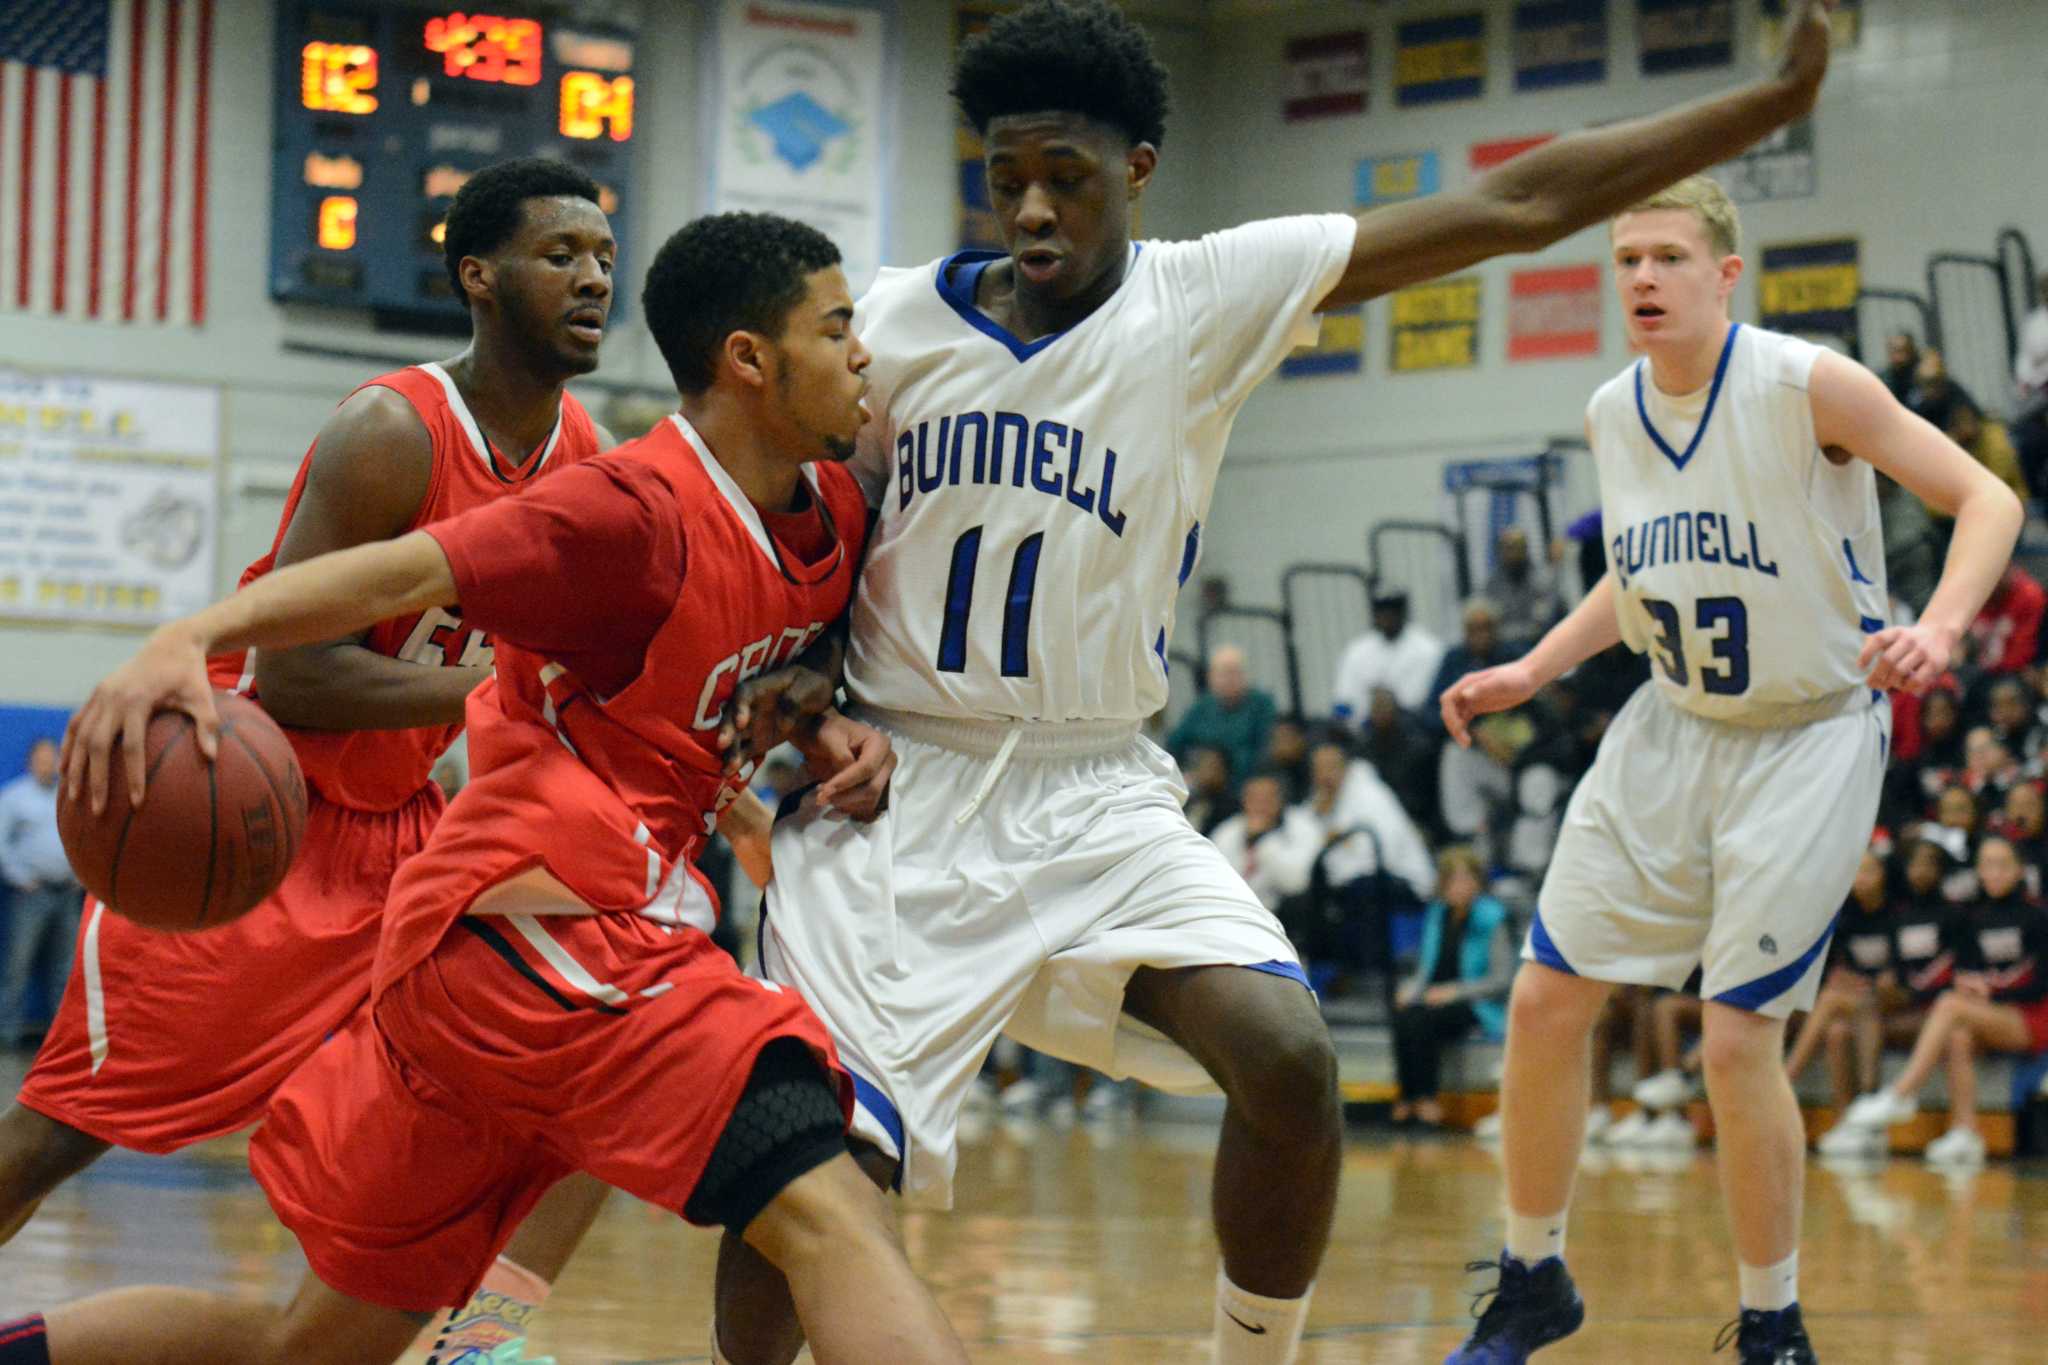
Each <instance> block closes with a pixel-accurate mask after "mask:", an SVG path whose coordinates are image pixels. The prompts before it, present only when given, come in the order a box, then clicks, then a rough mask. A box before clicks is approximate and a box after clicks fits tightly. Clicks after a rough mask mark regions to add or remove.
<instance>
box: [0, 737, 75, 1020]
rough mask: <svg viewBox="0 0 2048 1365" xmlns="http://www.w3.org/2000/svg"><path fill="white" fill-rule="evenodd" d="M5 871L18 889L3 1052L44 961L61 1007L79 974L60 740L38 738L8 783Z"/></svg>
mask: <svg viewBox="0 0 2048 1365" xmlns="http://www.w3.org/2000/svg"><path fill="white" fill-rule="evenodd" d="M0 875H4V876H5V877H6V879H7V885H8V887H9V888H10V889H11V890H12V891H13V898H12V903H11V904H10V905H9V906H8V907H7V911H8V919H9V921H10V923H9V925H8V931H9V932H8V936H7V937H8V948H7V964H6V970H5V973H4V974H0V1050H5V1049H9V1048H12V1047H14V1046H16V1045H17V1044H18V1043H20V1042H21V1038H22V1030H23V1028H24V1027H25V1025H26V1022H27V1021H26V1020H25V1019H24V1018H23V1012H24V1011H25V1010H26V1009H27V1008H28V994H29V989H30V987H32V986H33V985H34V984H35V977H36V961H37V959H38V958H39V957H40V958H42V959H43V960H44V961H46V962H47V963H48V970H47V973H46V974H45V976H44V978H43V980H44V981H45V982H46V983H47V987H48V989H47V991H46V998H47V999H48V1000H49V1001H50V1002H51V1003H52V1004H54V1003H55V1002H56V1000H57V997H58V996H59V995H60V994H61V993H62V991H63V988H64V979H65V977H67V976H69V975H70V973H71V949H72V945H73V944H74V943H76V942H77V941H78V913H79V910H80V909H81V908H82V906H83V893H82V892H81V891H80V889H79V885H78V880H77V879H76V878H75V877H73V876H72V875H71V862H70V860H69V859H68V858H66V857H65V856H64V844H63V842H62V841H61V840H60V839H59V838H58V837H57V741H56V740H54V739H49V738H43V739H38V740H36V741H35V742H34V743H32V744H31V745H29V750H28V771H26V772H24V773H23V774H21V776H19V777H17V778H15V779H14V780H13V781H12V782H9V783H8V784H7V785H6V786H4V787H0Z"/></svg>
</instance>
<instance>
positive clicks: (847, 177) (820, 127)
mask: <svg viewBox="0 0 2048 1365" xmlns="http://www.w3.org/2000/svg"><path fill="white" fill-rule="evenodd" d="M717 42H718V81H717V84H716V96H715V98H716V99H717V101H718V104H717V108H716V111H715V113H714V116H713V118H714V124H715V126H716V128H717V144H716V146H717V151H716V154H715V155H714V157H713V162H712V192H711V211H712V212H714V213H724V212H729V211H731V210H735V209H741V210H746V211H749V212H754V213H779V214H782V215H783V216H784V217H786V218H795V219H797V220H798V221H800V222H804V223H809V224H810V225H811V226H812V227H814V228H816V229H818V230H819V231H820V232H822V233H824V234H825V235H826V236H828V237H830V238H831V239H832V240H833V241H834V242H836V243H838V245H839V251H840V254H841V255H842V256H843V257H844V258H845V269H846V282H847V284H848V285H850V286H851V287H852V289H853V295H854V297H855V298H859V297H860V295H861V294H862V293H863V292H864V291H865V290H866V289H867V287H868V284H869V283H870V282H871V281H872V280H873V279H874V277H875V272H876V271H877V270H878V269H880V268H881V264H882V204H883V202H884V197H885V188H886V187H885V186H884V185H883V183H882V123H883V111H884V110H885V109H886V108H887V107H888V102H887V100H886V99H885V98H884V93H883V83H882V70H883V61H884V57H885V53H886V39H885V37H884V34H883V22H882V12H881V11H880V10H878V9H870V8H867V7H864V6H856V5H822V4H813V3H809V2H808V0H725V5H724V7H723V8H722V9H721V10H720V12H719V20H718V39H717Z"/></svg>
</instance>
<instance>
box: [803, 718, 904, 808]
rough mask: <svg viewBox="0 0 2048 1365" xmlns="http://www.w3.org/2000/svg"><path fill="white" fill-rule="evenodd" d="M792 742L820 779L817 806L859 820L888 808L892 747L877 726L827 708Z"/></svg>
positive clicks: (892, 771) (892, 767)
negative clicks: (811, 725) (809, 727)
mask: <svg viewBox="0 0 2048 1365" xmlns="http://www.w3.org/2000/svg"><path fill="white" fill-rule="evenodd" d="M795 744H796V746H797V748H798V749H800V750H802V751H803V755H804V758H805V759H807V760H808V761H809V763H810V766H811V775H812V776H813V777H816V778H818V779H820V781H819V785H818V790H817V791H816V793H814V796H815V799H816V800H817V802H818V804H819V805H821V806H824V807H826V808H827V809H830V810H834V811H837V812H838V813H840V814H841V815H845V816H849V817H851V818H852V819H855V820H860V821H867V820H872V819H874V818H875V817H876V816H878V815H880V814H881V813H882V812H883V811H885V810H887V809H888V808H889V779H890V778H891V777H892V776H894V774H895V772H896V752H895V750H894V748H893V747H891V745H890V743H889V737H888V736H887V735H885V734H883V733H882V732H881V731H880V730H877V729H875V727H874V726H872V725H863V724H861V723H860V722H859V721H857V720H851V719H849V718H847V717H846V716H842V715H841V714H839V713H838V712H837V711H828V712H826V713H825V714H824V716H822V717H821V718H820V719H819V720H818V723H817V725H816V726H815V727H814V728H812V729H811V730H810V731H809V732H808V733H806V734H801V735H798V736H797V737H796V739H795Z"/></svg>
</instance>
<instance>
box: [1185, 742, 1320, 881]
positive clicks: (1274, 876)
mask: <svg viewBox="0 0 2048 1365" xmlns="http://www.w3.org/2000/svg"><path fill="white" fill-rule="evenodd" d="M1241 799H1242V801H1243V803H1244V805H1243V809H1241V810H1240V811H1238V813H1237V814H1235V815H1233V816H1231V817H1230V818H1229V819H1227V820H1225V821H1224V822H1223V823H1221V824H1219V825H1217V826H1216V828H1215V829H1213V830H1211V831H1210V833H1209V838H1210V839H1211V840H1212V841H1213V842H1214V843H1215V845H1216V848H1217V851H1219V852H1220V853H1222V854H1223V856H1224V858H1225V859H1226V860H1227V861H1228V862H1229V863H1230V865H1231V866H1232V867H1234V868H1236V869H1237V873H1238V875H1239V876H1241V877H1243V878H1244V879H1245V883H1246V885H1248V886H1250V887H1251V889H1252V892H1253V894H1255V895H1256V896H1258V898H1259V900H1260V902H1261V903H1262V904H1263V905H1264V906H1265V907H1266V908H1267V909H1268V910H1272V911H1275V912H1277V911H1278V910H1279V909H1280V906H1281V902H1283V901H1285V900H1288V899H1290V898H1292V897H1295V896H1299V895H1301V894H1302V893H1303V892H1304V891H1306V890H1308V879H1309V874H1310V873H1311V872H1312V871H1313V870H1314V867H1315V861H1316V856H1317V855H1318V854H1320V853H1321V852H1322V851H1323V837H1322V831H1321V830H1320V829H1318V828H1317V827H1316V822H1315V821H1314V820H1312V819H1310V818H1309V817H1308V816H1307V815H1306V814H1304V813H1303V812H1302V809H1301V807H1299V806H1289V805H1288V804H1287V803H1286V799H1285V796H1284V794H1283V784H1282V781H1281V778H1280V775H1279V774H1278V773H1271V772H1263V771H1261V772H1255V773H1253V774H1252V775H1251V776H1250V777H1248V778H1246V779H1245V783H1244V790H1243V792H1242V794H1241Z"/></svg>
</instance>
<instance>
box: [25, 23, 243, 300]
mask: <svg viewBox="0 0 2048 1365" xmlns="http://www.w3.org/2000/svg"><path fill="white" fill-rule="evenodd" d="M212 48H213V0H0V312H13V313H38V314H43V315H46V316H53V317H68V318H76V319H80V320H86V319H93V320H98V321H104V322H158V323H175V324H189V325H192V326H197V325H199V324H200V323H203V322H204V321H205V320H206V156H207V113H208V108H207V106H208V102H209V96H210V91H209V85H210V83H211V68H212Z"/></svg>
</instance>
